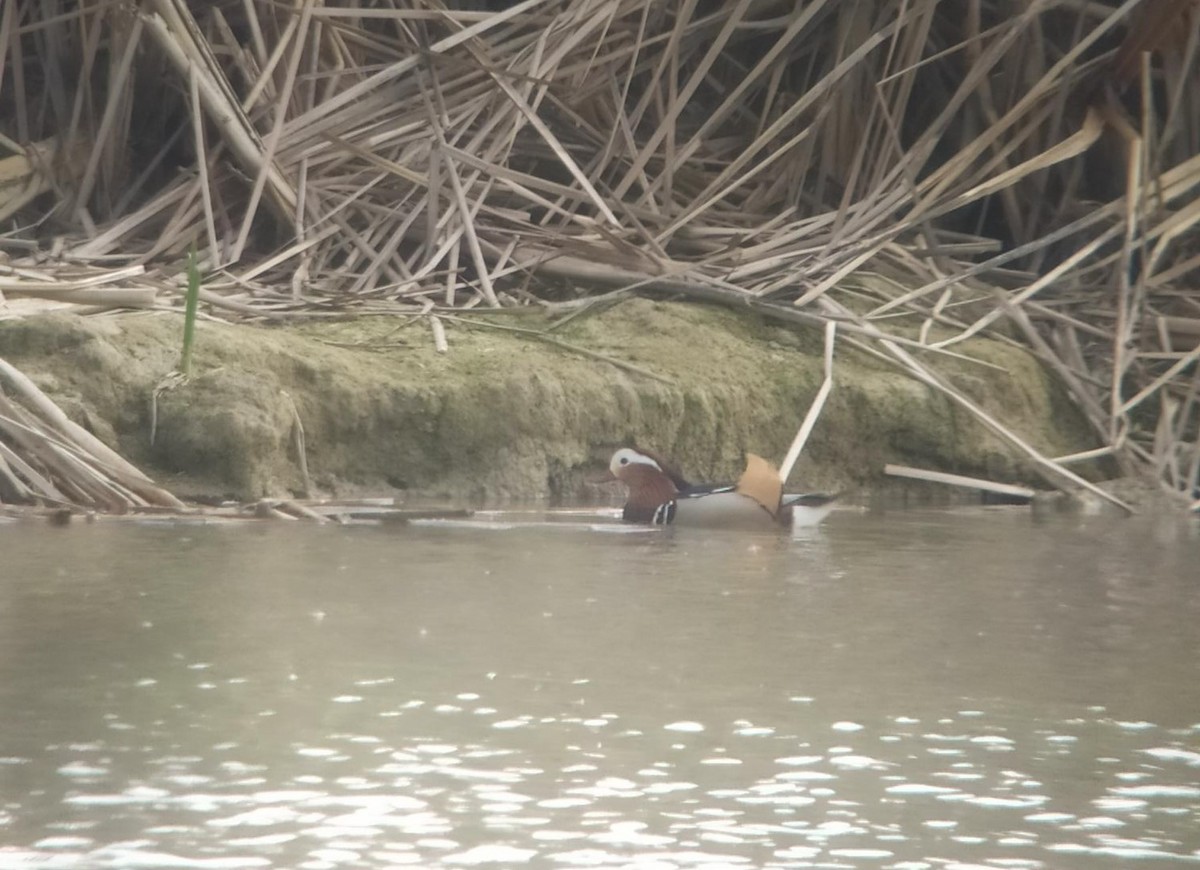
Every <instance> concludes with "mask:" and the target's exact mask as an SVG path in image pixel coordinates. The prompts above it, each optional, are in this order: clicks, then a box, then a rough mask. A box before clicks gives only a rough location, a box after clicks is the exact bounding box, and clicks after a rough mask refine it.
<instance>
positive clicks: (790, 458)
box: [779, 320, 837, 484]
mask: <svg viewBox="0 0 1200 870" xmlns="http://www.w3.org/2000/svg"><path fill="white" fill-rule="evenodd" d="M836 340H837V321H834V320H830V321H828V322H827V323H826V324H825V380H824V381H822V383H821V388H820V389H819V390H817V395H816V397H815V398H814V399H813V401H812V404H811V405H809V407H808V413H806V414H805V415H804V421H803V422H802V423H801V424H800V429H799V431H797V432H796V437H795V438H793V439H792V444H791V446H790V447H788V451H787V454H785V455H784V457H783V462H782V463H780V465H779V480H780V482H781V483H785V484H786V483H787V479H788V477H790V476H791V473H792V468H793V467H795V465H796V460H797V459H799V458H800V453H801V452H802V451H803V450H804V445H805V444H806V443H808V436H809V435H810V434H812V430H813V427H814V426H815V425H816V423H817V418H818V417H820V416H821V411H822V409H824V407H825V400H826V399H828V398H829V393H830V392H831V391H832V390H833V345H834V342H835V341H836Z"/></svg>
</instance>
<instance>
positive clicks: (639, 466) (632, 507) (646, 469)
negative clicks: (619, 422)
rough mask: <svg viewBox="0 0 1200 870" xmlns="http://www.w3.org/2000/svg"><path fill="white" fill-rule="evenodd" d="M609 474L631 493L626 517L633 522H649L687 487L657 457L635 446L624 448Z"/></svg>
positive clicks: (617, 455) (611, 462)
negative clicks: (659, 508) (655, 513)
mask: <svg viewBox="0 0 1200 870" xmlns="http://www.w3.org/2000/svg"><path fill="white" fill-rule="evenodd" d="M608 471H609V473H610V474H611V475H612V476H613V477H615V478H616V479H617V480H619V481H621V483H623V484H625V486H626V488H627V489H628V490H629V497H628V498H627V499H626V501H625V510H624V517H625V519H626V520H630V521H633V522H649V521H650V518H651V517H653V516H654V511H655V510H657V509H658V507H659V505H662V504H666V503H667V502H669V501H671V499H673V498H675V496H676V495H678V494H679V491H680V490H681V489H685V488H686V486H687V484H686V482H685V481H684V480H683V479H682V478H681V477H679V475H678V473H677V472H675V471H674V470H673V469H671V468H670V467H669V466H667V465H666V464H665V463H663V462H662V460H660V459H659V458H658V457H656V456H654V455H653V454H650V453H647V452H645V451H642V450H638V449H637V448H634V447H622V448H621V449H620V450H618V451H617V452H616V453H614V454H613V456H612V459H611V460H610V461H609V463H608Z"/></svg>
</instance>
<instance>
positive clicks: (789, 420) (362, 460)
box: [0, 299, 1094, 504]
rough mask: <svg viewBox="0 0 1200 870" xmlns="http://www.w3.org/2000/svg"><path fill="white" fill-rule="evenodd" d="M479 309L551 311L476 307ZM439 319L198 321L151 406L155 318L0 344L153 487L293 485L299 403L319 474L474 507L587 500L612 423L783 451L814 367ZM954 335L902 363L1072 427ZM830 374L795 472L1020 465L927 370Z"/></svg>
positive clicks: (1056, 431)
mask: <svg viewBox="0 0 1200 870" xmlns="http://www.w3.org/2000/svg"><path fill="white" fill-rule="evenodd" d="M485 318H490V320H489V322H491V323H494V324H497V325H502V326H510V327H519V328H521V329H527V330H540V329H544V328H545V327H546V326H547V324H548V323H549V321H548V320H543V319H541V316H540V315H537V314H491V315H478V316H477V317H476V318H475V319H477V320H483V319H485ZM445 326H446V330H447V334H448V339H449V346H450V350H449V352H448V353H438V352H436V350H435V349H434V345H433V341H432V338H431V334H430V326H429V323H428V321H427V320H419V321H415V322H410V323H407V324H404V325H401V326H397V323H396V321H395V319H390V318H389V319H382V318H380V319H370V318H365V319H359V320H355V321H353V322H329V321H319V322H312V321H310V322H306V323H304V324H302V325H293V326H287V327H261V326H243V325H234V324H227V323H218V322H204V323H200V324H199V325H198V330H197V347H196V357H195V360H194V370H193V376H192V377H191V379H190V380H188V381H187V382H186V383H181V384H178V385H176V386H174V387H172V388H170V389H166V390H163V391H162V392H160V393H159V395H158V398H157V401H156V402H155V401H152V396H153V395H154V393H155V389H156V386H157V385H159V384H160V383H161V382H162V381H163V379H164V378H165V377H166V376H167V375H168V374H169V373H170V372H171V371H172V369H173V368H174V367H175V365H176V363H177V360H178V353H179V344H180V332H181V322H180V318H179V317H178V316H176V315H173V314H169V313H154V314H136V315H122V316H96V317H86V318H83V317H77V316H73V315H63V314H54V315H45V316H39V317H31V318H27V319H23V320H16V321H8V322H3V323H0V356H3V357H5V358H6V359H8V360H9V361H10V362H11V363H13V364H14V365H16V366H18V367H20V368H21V369H22V370H24V371H25V372H26V373H27V374H29V375H30V376H31V377H32V378H33V379H34V380H35V381H36V382H37V383H38V384H39V386H41V387H42V388H43V389H44V390H45V391H46V392H47V393H49V394H50V395H51V396H52V397H53V398H54V399H55V400H56V401H57V402H59V403H60V405H62V407H63V408H64V409H65V410H66V411H67V412H68V413H69V414H70V415H71V416H72V417H73V418H74V419H76V420H77V421H78V422H80V423H82V424H84V425H85V426H87V427H88V428H89V429H91V430H92V431H93V432H94V433H95V434H97V435H98V436H99V437H101V438H102V439H103V440H105V441H106V442H108V443H109V444H111V445H113V446H114V447H116V448H117V449H118V450H119V451H120V452H122V453H123V454H124V455H126V456H127V457H128V458H130V459H131V460H132V461H134V462H136V463H138V464H140V465H142V466H143V467H144V468H146V470H147V471H148V472H150V473H151V474H152V475H155V476H156V477H157V478H158V479H159V480H160V482H161V483H163V484H164V485H166V486H167V487H168V488H170V489H173V490H175V491H177V492H180V493H183V494H207V495H214V496H224V495H231V496H235V497H239V498H251V497H258V496H264V495H286V494H288V493H298V492H300V491H301V490H302V488H303V477H302V474H301V471H300V464H299V462H298V450H297V439H296V428H295V427H296V421H297V420H299V421H300V423H301V424H302V427H303V440H304V445H305V447H304V452H305V456H306V458H307V464H308V469H309V472H310V476H311V481H312V483H313V484H314V486H315V487H317V488H318V489H320V490H323V491H326V492H335V493H343V494H347V493H354V494H365V493H372V492H375V493H379V494H384V495H389V494H395V492H396V490H403V491H405V492H406V493H408V494H409V495H410V496H414V497H416V496H430V497H436V498H448V499H454V500H460V501H464V502H470V503H473V504H483V503H489V502H495V501H500V500H504V499H509V498H521V499H525V498H539V497H547V496H549V497H564V498H570V497H577V496H585V497H586V496H591V497H595V496H597V495H598V494H600V492H601V490H598V489H596V488H595V487H594V485H593V484H590V483H589V482H588V481H589V477H591V476H592V475H594V473H595V472H596V471H597V470H599V469H600V468H601V467H603V464H604V462H605V461H606V460H607V457H608V455H609V454H610V453H611V451H612V449H613V448H614V446H616V445H619V444H623V443H628V442H636V443H639V444H642V445H645V446H648V447H652V448H654V449H656V450H658V451H660V452H662V453H665V454H669V455H672V456H674V457H676V459H677V460H678V462H679V464H680V465H681V466H682V467H683V468H684V469H685V470H687V471H688V472H689V473H691V474H692V475H694V476H695V477H697V478H709V477H712V478H728V477H732V476H735V475H736V473H737V470H738V468H739V464H740V462H741V455H742V452H743V451H744V450H753V451H755V452H758V453H761V454H762V455H764V456H768V457H771V458H773V459H774V460H776V461H778V460H779V459H780V458H781V457H782V455H783V453H784V452H785V451H786V449H787V446H788V444H789V443H790V441H791V439H792V436H793V435H794V434H795V432H796V429H797V427H798V426H799V423H800V421H801V419H802V418H803V416H804V413H805V412H806V410H807V408H808V406H809V403H810V402H811V400H812V399H813V396H814V395H815V394H816V392H817V389H818V387H819V386H820V383H821V379H822V375H821V365H822V363H821V336H820V334H819V332H818V331H817V330H807V329H804V328H792V327H786V328H785V327H781V326H776V325H772V324H767V323H764V322H762V321H761V320H759V319H758V318H756V317H754V316H752V315H749V314H741V313H738V312H734V311H730V310H727V309H718V308H710V307H706V306H698V305H694V304H683V303H668V302H655V301H649V300H644V299H631V300H628V301H626V302H623V303H620V304H618V305H616V306H614V307H612V308H610V309H608V310H606V311H604V312H602V313H598V314H593V315H589V316H586V317H580V318H577V319H575V320H572V321H571V322H570V323H568V324H565V325H564V326H562V327H561V328H560V329H556V330H555V331H553V332H552V333H550V335H552V336H553V337H554V338H555V339H557V340H559V341H562V342H566V343H568V344H569V345H571V346H573V347H575V348H581V349H586V350H587V351H590V352H592V353H594V354H599V355H602V356H604V357H608V358H611V359H613V360H619V361H622V362H624V363H626V364H628V367H622V366H618V365H615V364H613V363H612V362H609V361H605V360H604V359H600V358H597V357H595V356H588V355H585V354H583V353H580V352H577V351H575V350H570V349H564V348H563V347H561V346H556V345H554V344H551V343H547V342H546V341H543V340H541V339H539V338H537V337H534V336H531V335H529V334H525V333H519V332H512V331H505V330H501V329H497V328H490V329H489V328H484V327H481V326H475V325H467V324H465V323H462V322H461V321H457V320H447V321H445ZM956 350H959V351H961V352H962V353H964V354H968V355H971V356H973V357H975V358H977V359H980V360H983V361H986V362H988V363H991V364H992V366H984V365H977V364H973V363H966V362H957V361H953V360H947V359H946V358H936V357H932V356H931V357H925V358H924V359H925V361H926V362H929V363H930V364H931V365H933V366H934V367H935V368H937V369H938V370H939V371H940V372H942V373H943V374H945V375H947V376H948V377H950V379H951V380H952V382H953V383H954V384H955V386H957V387H958V388H959V389H960V390H962V391H963V392H965V393H966V394H968V395H969V396H970V397H972V398H973V399H975V400H976V401H978V402H979V403H980V404H982V405H983V406H984V407H985V408H986V409H988V410H989V411H990V412H991V413H993V414H994V415H995V416H997V417H998V418H999V419H1001V420H1002V421H1004V423H1005V424H1006V425H1007V426H1009V427H1010V428H1012V429H1013V430H1014V431H1016V432H1019V433H1020V434H1021V435H1022V437H1024V438H1025V439H1026V440H1028V441H1029V442H1030V443H1032V444H1033V445H1034V446H1035V447H1037V448H1039V449H1040V450H1042V451H1043V452H1044V453H1045V454H1047V455H1050V456H1054V455H1059V454H1064V453H1070V452H1073V451H1077V450H1082V449H1087V448H1089V447H1092V446H1094V445H1093V444H1092V442H1091V441H1090V440H1089V438H1088V435H1087V431H1086V429H1085V427H1084V425H1083V423H1082V422H1081V420H1080V418H1079V416H1078V415H1077V413H1076V412H1075V410H1074V408H1073V406H1072V405H1071V403H1070V401H1069V400H1068V399H1067V397H1066V395H1065V393H1064V392H1063V391H1062V390H1061V389H1060V388H1059V387H1058V385H1057V384H1055V383H1054V382H1053V380H1052V379H1051V378H1050V377H1049V376H1048V375H1047V374H1046V373H1045V372H1044V371H1043V369H1042V368H1041V366H1040V365H1039V364H1038V363H1037V362H1036V361H1035V360H1034V359H1033V358H1032V357H1031V356H1030V355H1029V354H1027V353H1025V352H1024V351H1022V350H1020V349H1016V348H1012V347H1007V346H1005V345H1002V344H1000V343H998V342H994V341H990V340H984V339H976V340H972V341H968V342H965V343H963V344H962V345H960V346H958V347H956ZM996 366H998V367H999V369H997V368H996ZM835 369H836V371H835V376H836V386H835V388H834V391H833V393H832V395H831V397H830V400H829V402H828V403H827V404H826V406H825V409H824V412H823V414H822V416H821V418H820V420H819V422H818V424H817V427H816V429H815V431H814V432H813V435H812V438H811V439H810V441H809V446H808V449H807V450H806V453H805V455H804V456H803V457H802V458H801V461H800V463H799V464H798V465H797V467H796V470H795V472H794V474H793V481H794V484H795V485H797V486H808V487H837V486H845V485H849V484H859V483H870V482H872V481H877V480H878V479H879V477H880V475H881V474H882V469H883V465H884V464H885V463H887V462H899V463H904V464H911V465H917V466H922V467H929V468H937V469H940V470H944V471H952V472H956V473H960V474H968V475H976V476H983V477H989V478H992V479H997V480H1006V481H1034V480H1035V479H1036V478H1034V476H1033V475H1032V473H1031V472H1030V470H1029V469H1028V468H1027V467H1026V466H1024V465H1023V464H1022V463H1021V462H1020V461H1019V460H1018V459H1017V457H1016V456H1015V455H1014V453H1013V452H1012V451H1011V450H1010V449H1009V448H1008V447H1007V446H1005V445H1004V444H1002V443H1001V442H1000V441H998V440H997V439H996V438H995V437H993V436H991V435H990V434H988V433H987V432H986V431H985V430H984V429H983V428H982V427H981V426H980V425H978V424H977V423H976V422H975V421H974V420H972V419H971V418H970V417H969V415H967V414H966V413H965V412H964V411H962V410H960V409H958V408H956V407H955V406H953V405H952V404H951V403H950V402H949V401H947V400H946V399H945V398H943V397H941V396H939V395H937V394H936V393H934V392H933V391H932V390H930V389H929V388H927V387H925V386H923V385H921V384H919V383H917V382H915V381H913V380H911V379H910V378H908V377H907V376H905V375H903V374H901V373H899V372H897V371H895V370H893V369H891V368H889V367H887V366H886V365H885V364H883V363H880V362H878V361H875V360H873V359H871V358H869V357H867V356H866V355H865V354H862V353H859V352H856V351H854V350H852V349H850V348H848V347H847V346H845V345H839V348H838V353H837V357H836V365H835ZM1000 369H1003V371H1001V370H1000ZM651 374H653V375H654V376H656V377H651V376H650V375H651ZM154 406H156V408H154ZM152 408H154V410H153V411H152ZM152 416H154V417H156V421H155V422H156V433H155V438H154V442H153V444H151V441H150V433H151V425H152Z"/></svg>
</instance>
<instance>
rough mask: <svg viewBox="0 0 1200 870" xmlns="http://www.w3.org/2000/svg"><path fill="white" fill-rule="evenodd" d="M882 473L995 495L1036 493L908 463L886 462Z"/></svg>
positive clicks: (1029, 495) (1022, 488) (1008, 484)
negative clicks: (894, 463)
mask: <svg viewBox="0 0 1200 870" xmlns="http://www.w3.org/2000/svg"><path fill="white" fill-rule="evenodd" d="M883 473H884V474H888V475H891V476H892V477H906V478H909V479H910V480H924V481H928V482H930V483H944V484H946V485H947V486H960V487H963V488H965V489H978V490H982V491H984V492H994V493H996V494H997V495H1010V496H1016V497H1017V498H1028V499H1032V498H1033V497H1034V496H1036V495H1037V490H1036V489H1030V488H1029V487H1027V486H1014V485H1013V484H1011V483H997V482H995V481H993V480H984V479H982V478H978V477H966V476H964V475H961V474H947V473H946V472H944V471H930V470H928V469H924V468H913V467H912V466H909V465H893V464H890V463H889V464H888V465H885V466H884V467H883Z"/></svg>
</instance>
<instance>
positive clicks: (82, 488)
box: [0, 359, 183, 511]
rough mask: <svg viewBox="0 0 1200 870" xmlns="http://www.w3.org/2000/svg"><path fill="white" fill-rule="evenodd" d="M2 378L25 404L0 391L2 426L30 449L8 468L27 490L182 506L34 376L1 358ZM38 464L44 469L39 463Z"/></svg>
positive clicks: (115, 503) (124, 503)
mask: <svg viewBox="0 0 1200 870" xmlns="http://www.w3.org/2000/svg"><path fill="white" fill-rule="evenodd" d="M0 380H2V381H3V382H4V383H5V384H6V385H7V387H8V388H9V389H10V390H11V391H12V393H13V394H14V395H15V396H16V397H17V398H19V399H20V400H21V401H22V402H23V403H24V405H23V406H22V405H18V404H17V403H16V402H15V401H14V400H12V399H9V398H8V397H7V396H6V395H5V394H4V393H0V429H2V430H3V431H4V432H5V433H6V434H7V435H8V436H9V437H11V438H13V439H15V440H16V441H17V443H19V444H20V445H21V446H22V447H24V448H25V450H26V451H27V453H26V454H25V456H24V464H23V465H22V464H21V463H14V462H13V461H12V460H13V459H14V458H15V457H14V455H13V454H11V451H10V452H9V456H8V457H6V458H7V459H8V460H9V471H10V472H13V473H16V474H17V476H19V477H20V478H22V479H23V481H24V488H25V490H26V491H27V492H28V493H30V494H31V495H32V497H34V498H36V499H37V500H39V501H44V502H47V503H52V504H62V503H69V502H72V501H75V500H76V499H79V502H78V503H83V504H93V505H99V506H102V507H104V508H106V509H109V510H118V511H120V510H128V509H130V508H132V507H136V506H141V505H160V506H163V507H171V508H182V507H183V503H182V502H180V501H179V500H178V499H177V498H175V497H174V496H173V495H171V494H170V493H168V492H167V491H166V490H164V489H161V488H160V487H158V486H156V485H155V484H154V482H153V481H151V480H150V478H148V477H146V475H144V474H143V473H142V472H141V471H140V470H138V469H137V468H136V467H135V466H133V465H131V464H130V463H129V462H127V461H126V460H125V459H123V458H122V457H121V456H120V455H118V454H117V453H115V452H114V451H113V450H111V449H110V448H109V447H108V446H107V445H105V444H104V443H103V442H102V441H100V440H99V439H98V438H96V437H95V436H94V435H92V434H91V433H90V432H88V431H87V430H86V429H84V428H83V427H82V426H80V425H78V424H77V423H75V422H74V421H73V420H71V419H70V418H68V417H67V416H66V414H64V413H63V412H62V410H61V409H60V408H59V407H58V406H57V405H55V404H54V402H53V401H51V399H50V398H49V397H48V396H46V394H45V393H43V392H42V391H41V390H40V389H38V387H37V385H36V384H34V383H33V381H31V380H29V378H28V377H26V376H25V375H24V374H23V373H22V372H21V371H19V370H18V369H17V368H15V367H14V366H12V365H11V364H10V363H8V362H7V361H6V360H3V359H0ZM39 466H40V468H39Z"/></svg>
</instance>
